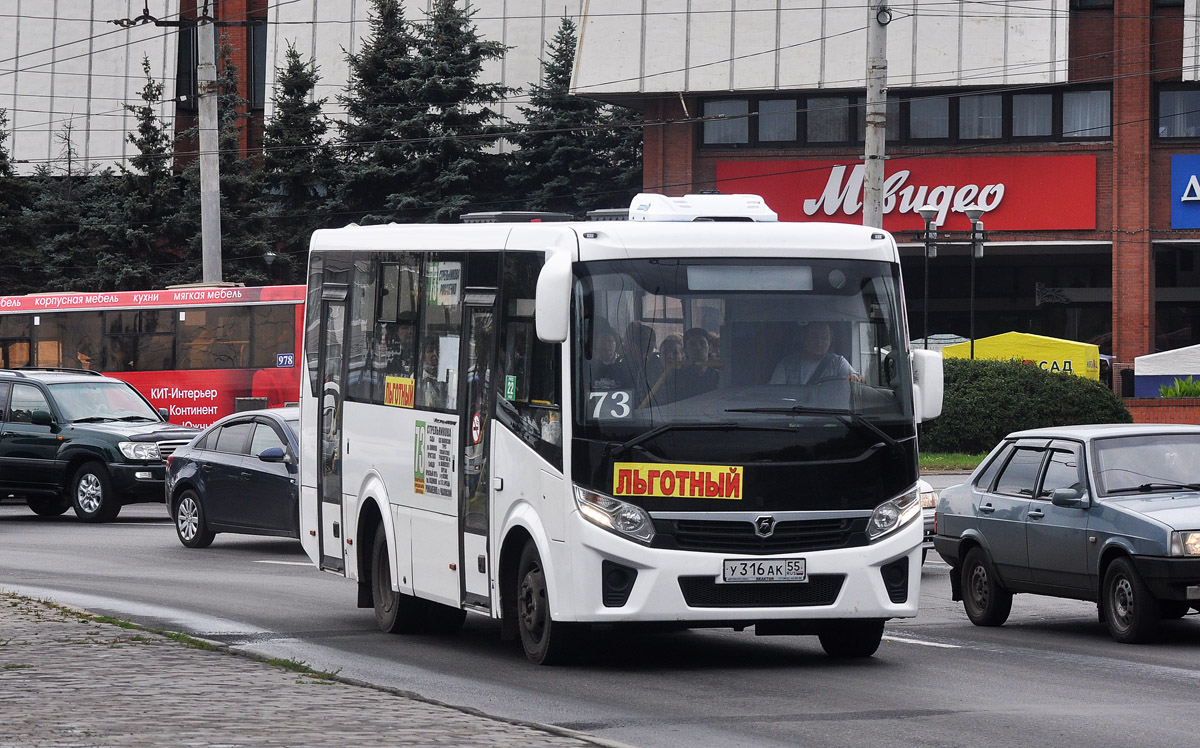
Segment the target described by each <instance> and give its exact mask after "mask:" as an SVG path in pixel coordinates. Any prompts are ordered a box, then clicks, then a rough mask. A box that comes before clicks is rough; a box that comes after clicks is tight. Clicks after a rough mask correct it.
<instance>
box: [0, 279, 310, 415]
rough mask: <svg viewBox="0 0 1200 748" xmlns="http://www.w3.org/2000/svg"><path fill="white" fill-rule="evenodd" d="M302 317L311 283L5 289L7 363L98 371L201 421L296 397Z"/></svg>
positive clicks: (1, 305)
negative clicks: (8, 292) (20, 292)
mask: <svg viewBox="0 0 1200 748" xmlns="http://www.w3.org/2000/svg"><path fill="white" fill-rule="evenodd" d="M303 324H304V286H263V287H251V288H244V287H236V286H229V287H226V286H222V287H213V286H209V287H195V288H174V289H166V290H161V291H104V292H99V293H82V292H70V293H49V294H30V295H27V296H0V366H3V367H4V368H17V367H22V366H39V367H65V368H74V369H92V370H96V371H101V372H104V373H105V374H109V375H112V376H114V377H119V378H120V379H124V380H125V381H127V382H129V383H130V384H132V385H133V386H134V387H136V388H137V389H138V390H139V391H141V393H142V394H143V395H145V396H146V397H147V398H149V400H150V402H152V403H153V404H154V405H155V407H158V408H166V409H167V411H168V412H169V413H170V420H171V422H172V423H178V424H183V425H187V426H196V427H203V426H207V425H208V424H210V423H212V422H213V421H215V420H217V419H218V418H221V417H222V416H225V415H228V414H230V413H233V412H234V411H235V410H236V409H238V405H240V404H242V403H245V404H248V405H253V406H256V407H274V406H277V405H283V404H285V403H290V402H296V401H297V400H299V396H300V369H299V367H298V361H299V355H300V354H299V346H300V340H301V335H302V333H301V331H302V329H303V327H302V325H303ZM239 398H254V399H253V400H246V401H242V403H239Z"/></svg>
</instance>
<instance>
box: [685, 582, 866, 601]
mask: <svg viewBox="0 0 1200 748" xmlns="http://www.w3.org/2000/svg"><path fill="white" fill-rule="evenodd" d="M845 580H846V577H845V575H843V574H811V575H809V577H808V581H807V582H739V583H737V584H717V583H716V580H714V579H713V577H711V576H708V577H680V578H679V589H680V591H681V592H683V599H684V601H685V602H686V603H687V605H688V607H689V608H791V607H800V606H806V605H833V603H834V601H835V600H837V596H838V593H839V592H841V591H842V583H843V582H844V581H845Z"/></svg>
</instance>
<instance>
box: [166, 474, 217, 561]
mask: <svg viewBox="0 0 1200 748" xmlns="http://www.w3.org/2000/svg"><path fill="white" fill-rule="evenodd" d="M175 534H176V535H178V536H179V542H180V543H183V544H184V546H185V547H187V548H207V547H209V546H210V545H212V542H213V538H215V537H216V536H217V534H216V533H215V532H213V531H212V530H209V529H208V528H207V527H205V525H204V508H203V507H201V506H200V497H199V496H198V495H197V494H196V492H195V491H193V490H191V489H190V488H189V489H188V490H186V491H184V492H183V493H182V494H180V496H179V503H178V504H176V505H175Z"/></svg>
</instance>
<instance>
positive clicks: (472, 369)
mask: <svg viewBox="0 0 1200 748" xmlns="http://www.w3.org/2000/svg"><path fill="white" fill-rule="evenodd" d="M523 217H524V218H525V219H526V222H524V223H521V222H513V223H504V222H491V223H474V224H463V225H428V224H425V225H394V224H393V225H387V226H366V227H360V226H350V227H346V228H342V229H335V230H322V231H318V232H316V233H315V234H314V235H313V239H312V245H311V255H310V260H309V280H308V303H307V320H306V325H305V340H304V352H305V356H304V359H305V360H304V365H305V366H306V370H305V372H304V374H303V380H304V381H303V383H302V388H301V389H302V397H301V427H302V432H303V433H302V441H303V446H302V459H301V490H300V494H301V499H300V503H301V506H300V527H301V538H302V541H303V543H304V547H305V550H306V551H307V552H308V555H309V556H310V557H311V558H312V560H313V561H314V563H315V564H316V565H317V566H318V567H319V568H321V569H324V570H327V571H330V572H333V573H336V574H339V575H343V576H345V577H347V578H349V579H354V580H357V582H358V604H359V606H360V607H373V608H374V610H375V615H376V618H377V620H378V623H379V625H380V627H381V628H382V629H384V630H385V631H389V632H415V631H430V630H442V631H445V630H457V628H458V627H460V626H461V625H462V624H463V620H464V618H465V615H466V613H467V612H468V611H470V612H474V613H479V614H483V615H486V616H490V617H492V618H497V619H499V620H500V622H501V626H500V630H501V633H502V636H503V637H505V638H518V637H519V638H520V640H521V642H522V644H523V646H524V649H525V653H526V655H527V656H528V657H529V659H530V660H532V661H533V662H536V663H542V664H551V663H555V662H561V661H562V660H564V659H565V658H569V657H570V656H571V654H572V651H573V649H574V646H573V642H574V641H575V640H576V638H577V636H578V635H579V634H580V633H583V632H584V630H586V629H587V627H588V626H589V625H596V624H642V623H645V624H667V625H672V626H682V627H718V626H719V627H732V628H735V629H739V630H740V629H743V628H745V627H751V626H753V627H754V629H755V633H757V634H760V635H762V634H809V635H811V634H816V635H818V636H819V637H820V641H821V644H822V646H823V647H824V649H825V650H826V651H827V652H828V653H830V654H831V655H834V656H843V657H845V656H850V657H862V656H869V655H871V654H873V653H874V652H875V650H876V648H877V647H878V645H879V642H880V640H881V637H882V634H883V624H884V621H885V620H887V619H889V618H906V617H912V616H915V615H916V613H917V600H918V597H919V584H920V575H921V541H922V531H923V528H922V522H921V505H920V500H919V497H918V492H917V438H916V437H917V431H916V429H917V423H918V422H920V421H921V420H922V419H925V418H932V417H935V416H936V415H938V413H939V412H940V410H941V399H942V368H941V358H940V357H939V356H938V355H937V354H933V353H930V352H928V351H920V350H913V351H910V350H909V349H908V343H907V342H906V341H907V340H908V331H907V325H906V322H905V317H904V305H903V292H902V286H901V280H900V264H899V256H898V253H897V250H896V245H895V242H894V241H893V239H892V237H891V236H890V235H889V234H887V233H886V232H883V231H881V230H878V229H870V228H863V227H861V226H850V225H834V224H818V223H809V224H804V223H780V222H777V221H774V214H773V213H772V212H771V211H770V210H769V209H768V208H766V206H764V205H763V204H762V201H761V200H760V199H758V198H756V197H754V196H747V195H699V196H688V197H686V198H667V197H664V196H661V195H639V196H638V197H637V198H636V199H635V200H634V202H633V204H632V205H631V206H630V209H629V220H625V221H602V222H601V221H595V222H553V221H550V220H542V221H537V220H530V218H529V216H528V215H525V216H523ZM495 218H498V220H503V219H505V218H512V216H508V217H506V216H499V217H495ZM814 340H815V342H814ZM822 345H824V346H827V347H828V351H822V352H817V349H818V348H820V347H821V346H822ZM814 360H816V361H817V363H816V364H814V363H813V362H814Z"/></svg>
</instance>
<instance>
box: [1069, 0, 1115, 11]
mask: <svg viewBox="0 0 1200 748" xmlns="http://www.w3.org/2000/svg"><path fill="white" fill-rule="evenodd" d="M1112 6H1113V0H1071V10H1087V9H1089V8H1111V7H1112Z"/></svg>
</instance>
